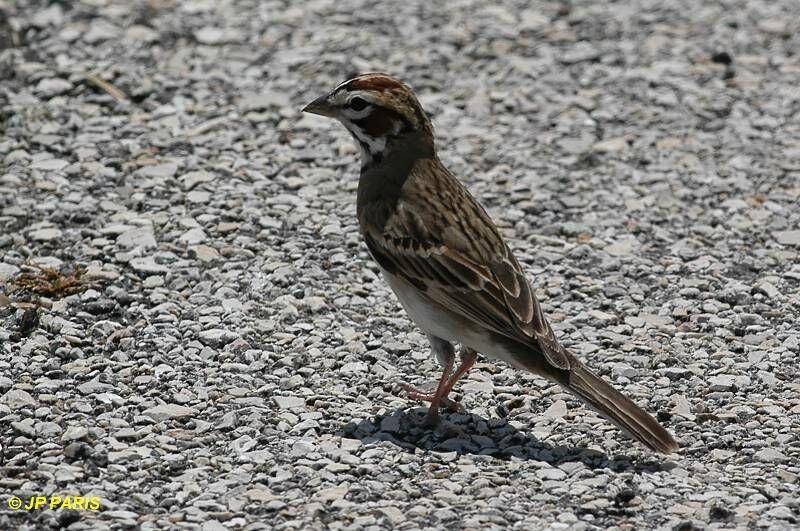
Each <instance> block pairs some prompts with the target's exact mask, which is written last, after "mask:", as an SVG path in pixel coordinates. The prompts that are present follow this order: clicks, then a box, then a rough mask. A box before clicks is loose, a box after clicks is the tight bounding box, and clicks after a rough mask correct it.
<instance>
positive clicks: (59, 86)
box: [33, 78, 72, 98]
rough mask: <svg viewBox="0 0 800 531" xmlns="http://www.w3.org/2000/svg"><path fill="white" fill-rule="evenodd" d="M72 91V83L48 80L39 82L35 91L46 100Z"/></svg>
mask: <svg viewBox="0 0 800 531" xmlns="http://www.w3.org/2000/svg"><path fill="white" fill-rule="evenodd" d="M70 90H72V83H70V82H69V81H67V80H66V79H60V78H48V79H43V80H41V81H39V83H37V84H36V87H35V88H34V89H33V91H34V92H35V93H36V94H38V95H39V96H42V97H44V98H52V97H53V96H58V95H59V94H64V93H65V92H68V91H70Z"/></svg>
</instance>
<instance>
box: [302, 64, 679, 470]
mask: <svg viewBox="0 0 800 531" xmlns="http://www.w3.org/2000/svg"><path fill="white" fill-rule="evenodd" d="M303 110H304V111H305V112H309V113H314V114H319V115H322V116H327V117H330V118H335V119H337V120H339V121H340V122H341V123H342V124H343V125H344V126H345V127H346V128H347V130H348V131H350V133H351V134H352V135H353V137H354V139H355V140H356V142H357V143H358V145H359V147H360V148H361V178H360V180H359V182H358V193H357V213H358V221H359V225H360V228H361V233H362V235H363V237H364V241H365V242H366V244H367V248H368V249H369V252H370V254H371V255H372V257H373V259H374V260H375V261H376V262H377V263H378V265H379V266H380V269H381V271H382V273H383V276H384V278H385V279H386V281H387V282H388V283H389V286H391V288H392V290H393V291H394V293H395V294H396V295H397V298H398V299H399V300H400V303H401V304H402V305H403V307H404V308H405V310H406V312H408V315H409V316H410V317H411V319H412V320H413V321H414V322H415V323H416V324H417V326H419V328H421V329H422V330H423V331H424V332H425V333H426V334H427V336H428V338H429V339H430V343H431V349H432V351H433V353H434V354H435V355H436V357H437V358H438V360H439V362H440V363H441V364H442V366H443V367H444V371H443V374H442V376H441V379H440V381H439V385H438V387H437V389H436V391H435V392H433V393H425V392H422V391H418V390H416V389H413V388H409V389H408V390H409V392H410V395H411V396H412V397H413V398H417V399H423V400H429V401H430V402H431V406H430V409H429V412H428V415H427V419H428V420H429V421H430V422H436V421H437V420H438V411H439V407H440V406H442V405H447V404H448V403H450V404H452V402H449V400H448V399H447V395H448V393H449V392H450V390H451V389H452V388H453V386H454V385H455V383H456V381H457V380H458V379H459V378H460V377H461V376H463V374H464V373H466V372H467V371H468V370H469V368H470V367H471V366H472V365H473V364H474V363H475V359H476V357H477V353H478V352H480V353H481V354H483V355H486V356H488V357H490V358H495V359H499V360H502V361H504V362H506V363H508V364H509V365H511V366H513V367H516V368H519V369H523V370H527V371H531V372H534V373H536V374H539V375H541V376H544V377H545V378H548V379H549V380H551V381H553V382H556V383H558V384H560V385H561V386H563V387H564V388H565V389H567V390H569V391H571V392H572V393H574V394H575V395H577V396H578V397H579V398H581V399H582V400H583V401H584V402H585V403H586V404H588V405H589V406H590V407H592V408H593V409H595V410H596V411H597V412H598V413H600V414H601V415H602V416H603V417H605V418H606V419H608V420H610V421H611V422H613V423H614V424H616V425H617V426H618V427H619V428H621V429H622V430H624V431H626V432H628V433H629V434H631V435H632V436H633V437H635V438H636V439H637V440H639V441H640V442H642V443H643V444H645V445H646V446H648V447H649V448H651V449H653V450H655V451H658V452H662V453H665V454H669V453H670V452H672V451H674V450H676V449H677V447H678V445H677V443H676V442H675V440H674V439H673V438H672V435H670V433H669V432H668V431H667V430H666V429H664V428H663V427H662V426H661V425H660V424H659V423H658V422H657V421H656V420H655V419H654V418H653V417H652V416H650V415H649V414H648V413H646V412H645V411H644V410H642V409H641V408H640V407H639V406H637V405H636V404H634V403H633V401H631V400H630V399H629V398H627V397H625V396H624V395H622V394H621V393H620V392H619V391H617V390H616V389H614V388H613V387H612V386H611V385H609V384H608V383H607V382H605V381H604V380H603V379H601V378H600V377H598V376H596V375H595V374H594V373H592V372H591V371H590V370H589V369H588V368H587V367H586V366H585V365H584V364H583V363H582V362H581V361H580V360H578V359H577V358H576V357H575V356H574V355H573V354H571V353H570V352H569V351H567V350H566V349H565V348H564V347H563V346H561V344H559V342H558V340H557V339H556V337H555V335H554V334H553V329H552V328H551V327H550V325H549V323H548V322H547V320H546V319H545V317H544V315H543V313H542V309H541V307H540V305H539V302H538V301H537V300H536V297H535V296H534V294H533V290H532V289H531V287H530V285H529V284H528V281H527V280H526V278H525V274H524V272H523V271H522V268H521V267H520V265H519V262H518V261H517V260H516V258H514V255H513V254H512V253H511V250H510V249H509V247H508V245H506V243H505V242H504V241H503V238H502V237H501V235H500V233H499V231H498V230H497V227H496V226H495V225H494V223H493V222H492V220H491V219H490V218H489V216H488V215H487V214H486V211H485V210H484V209H483V208H482V207H481V205H480V204H479V203H478V202H477V201H476V200H475V199H474V198H473V197H472V195H470V193H469V192H468V191H467V189H466V188H465V187H464V186H463V185H462V184H461V183H460V182H459V181H458V180H457V179H456V178H455V177H454V176H453V175H452V174H451V173H450V172H449V171H448V170H447V168H445V167H444V165H443V164H442V162H441V161H440V160H439V157H438V155H437V153H436V148H435V145H434V138H433V129H432V126H431V123H430V120H429V119H428V117H427V115H426V114H425V112H424V111H423V109H422V106H421V105H420V103H419V101H417V98H416V96H415V95H414V93H413V92H412V91H411V89H410V88H409V87H408V86H406V85H405V84H403V83H401V82H400V81H398V80H397V79H395V78H393V77H391V76H389V75H387V74H381V73H370V74H363V75H360V76H357V77H354V78H352V79H349V80H347V81H345V82H344V83H341V84H340V85H339V86H337V87H336V88H335V89H333V91H331V92H330V93H328V94H326V95H324V96H322V97H320V98H318V99H316V100H314V101H313V102H311V103H309V104H308V105H307V106H306V107H305V108H304V109H303ZM453 343H458V344H460V345H461V363H460V365H459V367H458V368H457V369H456V370H455V371H453V366H454V361H455V351H454V348H453ZM451 372H452V374H451Z"/></svg>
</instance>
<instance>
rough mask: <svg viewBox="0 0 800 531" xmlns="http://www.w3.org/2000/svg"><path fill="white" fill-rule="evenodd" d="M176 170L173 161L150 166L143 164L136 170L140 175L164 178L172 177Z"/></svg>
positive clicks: (176, 167) (176, 166) (158, 178)
mask: <svg viewBox="0 0 800 531" xmlns="http://www.w3.org/2000/svg"><path fill="white" fill-rule="evenodd" d="M177 172H178V165H177V164H176V163H174V162H168V163H166V164H154V165H152V166H144V167H142V168H139V169H138V170H137V171H136V174H137V175H139V176H140V177H149V178H151V179H157V180H164V179H169V178H171V177H174V176H175V174H176V173H177Z"/></svg>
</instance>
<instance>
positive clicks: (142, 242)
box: [117, 227, 157, 249]
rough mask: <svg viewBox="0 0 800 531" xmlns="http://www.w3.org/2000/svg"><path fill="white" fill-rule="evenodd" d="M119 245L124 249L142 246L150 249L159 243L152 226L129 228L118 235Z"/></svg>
mask: <svg viewBox="0 0 800 531" xmlns="http://www.w3.org/2000/svg"><path fill="white" fill-rule="evenodd" d="M117 245H119V246H120V247H122V248H124V249H133V248H137V247H141V248H142V249H150V248H153V247H155V246H156V245H157V243H156V237H155V235H154V234H153V228H152V227H139V228H136V229H132V230H128V231H125V232H123V233H122V234H120V235H119V236H117Z"/></svg>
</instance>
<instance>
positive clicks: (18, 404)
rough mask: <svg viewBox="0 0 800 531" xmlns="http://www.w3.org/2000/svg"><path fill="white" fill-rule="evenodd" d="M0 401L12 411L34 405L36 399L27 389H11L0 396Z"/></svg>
mask: <svg viewBox="0 0 800 531" xmlns="http://www.w3.org/2000/svg"><path fill="white" fill-rule="evenodd" d="M0 403H3V404H5V405H7V406H8V407H10V408H11V410H12V411H16V410H18V409H22V408H25V407H34V406H36V404H37V403H36V401H35V400H34V399H33V397H32V396H31V395H29V394H28V392H27V391H23V390H22V389H11V390H9V391H7V392H6V394H4V395H3V396H2V397H0Z"/></svg>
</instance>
